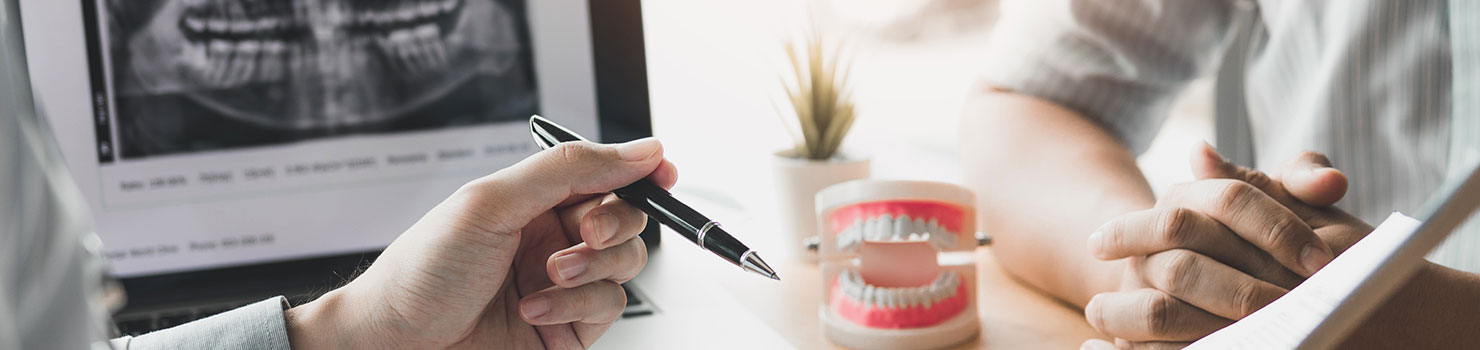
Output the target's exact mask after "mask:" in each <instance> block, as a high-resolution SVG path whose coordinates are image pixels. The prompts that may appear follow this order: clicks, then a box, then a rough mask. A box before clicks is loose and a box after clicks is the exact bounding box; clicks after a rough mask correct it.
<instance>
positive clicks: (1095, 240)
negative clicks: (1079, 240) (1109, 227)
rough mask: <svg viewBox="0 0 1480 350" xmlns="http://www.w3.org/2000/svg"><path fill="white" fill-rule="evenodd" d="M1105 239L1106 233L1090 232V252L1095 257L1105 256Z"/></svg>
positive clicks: (1102, 257)
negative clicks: (1103, 244)
mask: <svg viewBox="0 0 1480 350" xmlns="http://www.w3.org/2000/svg"><path fill="white" fill-rule="evenodd" d="M1104 240H1105V235H1104V234H1102V233H1100V231H1095V233H1091V234H1089V254H1090V255H1092V256H1094V257H1095V259H1104V258H1105V251H1104V247H1103V246H1102V245H1101V244H1102V243H1103V241H1104Z"/></svg>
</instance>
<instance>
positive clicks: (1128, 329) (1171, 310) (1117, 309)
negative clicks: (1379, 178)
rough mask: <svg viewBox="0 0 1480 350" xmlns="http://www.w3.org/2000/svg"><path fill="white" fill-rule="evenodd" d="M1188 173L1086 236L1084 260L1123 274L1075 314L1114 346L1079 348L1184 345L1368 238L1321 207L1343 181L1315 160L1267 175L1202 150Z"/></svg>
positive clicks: (1302, 159)
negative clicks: (1186, 179) (1120, 267)
mask: <svg viewBox="0 0 1480 350" xmlns="http://www.w3.org/2000/svg"><path fill="white" fill-rule="evenodd" d="M1192 167H1193V172H1194V174H1195V175H1196V176H1197V179H1198V180H1197V181H1194V182H1190V183H1185V184H1179V185H1176V186H1174V187H1173V188H1171V189H1170V190H1169V191H1168V192H1167V193H1166V194H1165V195H1163V196H1162V197H1161V198H1160V199H1158V201H1157V203H1156V206H1155V207H1153V208H1151V209H1147V210H1143V211H1138V212H1133V213H1129V214H1125V215H1122V216H1120V217H1118V218H1115V219H1113V220H1111V221H1110V222H1108V223H1106V224H1104V225H1103V226H1101V227H1100V229H1099V230H1098V231H1097V232H1095V233H1093V234H1091V235H1090V237H1089V239H1088V246H1089V251H1090V254H1091V255H1093V256H1094V257H1095V258H1098V259H1101V260H1116V261H1122V262H1123V263H1124V272H1123V273H1122V278H1121V280H1122V283H1121V285H1120V288H1119V289H1118V290H1115V291H1109V292H1104V293H1099V294H1097V295H1095V296H1094V298H1092V299H1091V300H1090V301H1089V303H1088V304H1087V305H1086V306H1085V310H1084V314H1085V318H1086V320H1088V321H1089V323H1090V325H1092V326H1094V327H1095V329H1097V330H1099V331H1100V332H1102V333H1104V334H1107V335H1110V336H1113V337H1115V338H1116V343H1115V344H1114V345H1112V344H1109V343H1107V342H1104V341H1101V340H1090V341H1087V342H1085V343H1084V347H1085V348H1117V347H1118V348H1122V349H1162V348H1167V349H1176V348H1181V347H1183V346H1186V345H1187V344H1188V342H1190V341H1194V340H1197V339H1199V338H1201V337H1203V336H1206V335H1208V334H1209V333H1212V332H1213V331H1216V330H1218V329H1220V328H1223V327H1224V326H1227V325H1229V324H1231V323H1233V322H1234V321H1237V320H1239V319H1242V318H1243V317H1245V316H1248V315H1249V314H1250V313H1253V312H1254V311H1255V310H1258V309H1259V308H1262V307H1264V306H1265V305H1267V304H1269V303H1270V302H1272V301H1274V300H1275V299H1277V298H1279V297H1281V296H1283V295H1284V294H1285V293H1286V292H1288V291H1289V290H1290V289H1291V288H1294V287H1295V286H1296V285H1298V284H1300V282H1302V281H1304V279H1305V278H1306V277H1309V276H1310V275H1311V274H1313V273H1315V272H1316V271H1317V270H1319V269H1320V268H1321V267H1324V266H1325V265H1326V264H1327V263H1329V262H1330V261H1331V260H1332V259H1333V258H1334V257H1335V256H1336V255H1337V254H1340V253H1341V252H1342V251H1343V250H1345V249H1346V248H1347V247H1350V246H1351V245H1352V244H1355V243H1356V241H1357V240H1359V239H1361V238H1362V237H1363V236H1365V235H1366V234H1367V233H1369V232H1371V231H1372V227H1371V226H1370V225H1368V224H1366V223H1364V222H1362V221H1361V220H1359V219H1357V218H1355V217H1353V216H1351V215H1349V214H1347V213H1345V212H1343V211H1341V210H1340V209H1337V208H1335V207H1332V204H1334V203H1335V202H1336V201H1338V200H1340V199H1341V197H1342V196H1344V195H1345V193H1346V189H1347V180H1346V177H1345V176H1344V175H1343V174H1342V173H1341V172H1340V171H1337V170H1336V169H1333V168H1331V164H1330V163H1329V161H1327V160H1326V158H1325V156H1323V155H1321V154H1319V153H1314V152H1306V153H1304V154H1301V155H1300V156H1298V157H1296V158H1295V159H1293V160H1291V161H1290V162H1288V163H1286V164H1285V165H1284V166H1283V168H1282V169H1281V170H1279V171H1277V172H1276V173H1275V174H1274V175H1273V176H1269V175H1266V174H1264V173H1262V172H1259V171H1257V170H1253V169H1247V168H1243V167H1239V166H1237V165H1234V164H1232V163H1229V162H1227V161H1225V160H1223V158H1222V157H1220V156H1219V155H1218V154H1217V152H1216V151H1214V150H1213V149H1212V147H1211V146H1207V145H1203V147H1202V148H1201V149H1200V150H1199V151H1197V152H1194V154H1193V156H1192Z"/></svg>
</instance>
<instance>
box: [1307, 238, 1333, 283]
mask: <svg viewBox="0 0 1480 350" xmlns="http://www.w3.org/2000/svg"><path fill="white" fill-rule="evenodd" d="M1331 259H1332V257H1331V252H1328V251H1326V249H1322V248H1321V247H1319V246H1316V245H1315V244H1306V245H1305V248H1301V249H1300V265H1301V266H1303V267H1305V275H1306V276H1307V277H1309V276H1310V275H1313V274H1315V273H1316V271H1317V270H1320V269H1321V268H1322V267H1326V264H1329V263H1331Z"/></svg>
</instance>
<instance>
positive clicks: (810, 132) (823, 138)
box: [773, 30, 869, 261]
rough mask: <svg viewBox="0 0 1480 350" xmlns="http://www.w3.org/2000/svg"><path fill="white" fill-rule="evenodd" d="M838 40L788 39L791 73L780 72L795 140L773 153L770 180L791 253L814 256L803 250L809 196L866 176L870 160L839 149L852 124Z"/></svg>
mask: <svg viewBox="0 0 1480 350" xmlns="http://www.w3.org/2000/svg"><path fill="white" fill-rule="evenodd" d="M842 53H843V49H842V45H841V44H836V43H835V44H833V45H828V44H827V43H826V42H825V41H824V40H823V36H822V35H821V33H820V32H819V31H817V30H812V31H810V32H809V33H806V34H805V35H803V36H802V37H801V38H800V40H794V41H792V42H788V43H787V45H786V54H787V59H788V63H789V65H790V67H789V68H790V70H791V72H788V73H787V74H785V75H783V76H782V78H781V85H782V87H783V88H784V90H785V92H786V97H785V99H784V102H780V101H778V102H777V103H775V105H776V110H777V115H779V116H781V118H782V121H783V123H784V124H785V125H786V126H787V128H786V129H787V130H788V131H789V132H791V134H792V136H793V139H794V140H795V145H794V146H793V147H789V148H787V149H783V150H780V151H777V152H775V157H774V158H775V161H774V162H773V164H774V168H775V178H776V179H775V180H776V188H777V200H778V203H777V204H778V205H777V208H778V209H779V210H780V213H779V216H778V218H779V220H780V221H779V223H780V228H781V230H782V231H783V234H785V235H787V237H788V246H790V247H791V248H792V249H793V252H795V253H796V254H793V256H797V257H802V258H803V259H804V260H812V261H815V260H816V255H815V254H810V253H808V252H807V251H806V250H804V249H802V246H803V241H804V240H806V239H807V238H808V237H811V236H814V235H816V234H818V232H816V231H817V229H818V225H817V219H816V217H817V215H816V213H815V212H814V211H815V209H814V208H813V205H814V202H813V196H815V195H816V194H817V191H820V190H822V189H823V188H825V187H827V186H831V185H833V184H837V183H841V182H845V181H849V180H857V179H864V178H868V176H869V160H868V158H865V157H861V156H859V155H857V154H848V153H846V152H843V150H842V144H843V140H844V139H845V138H846V137H847V136H848V130H849V129H850V128H851V127H852V126H853V121H854V120H855V119H856V118H855V117H856V115H855V114H854V111H853V107H854V104H853V101H852V96H851V91H849V86H848V68H849V67H846V66H845V63H844V62H843V59H842V57H841V56H842Z"/></svg>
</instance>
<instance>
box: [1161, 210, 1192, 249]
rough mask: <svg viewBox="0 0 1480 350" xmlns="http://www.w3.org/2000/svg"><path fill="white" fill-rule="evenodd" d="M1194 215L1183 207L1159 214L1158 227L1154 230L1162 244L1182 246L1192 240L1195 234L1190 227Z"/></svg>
mask: <svg viewBox="0 0 1480 350" xmlns="http://www.w3.org/2000/svg"><path fill="white" fill-rule="evenodd" d="M1193 215H1196V213H1194V212H1193V211H1192V210H1190V209H1187V208H1182V207H1176V208H1171V209H1168V210H1163V211H1161V212H1159V213H1158V214H1157V217H1156V224H1155V225H1156V226H1155V227H1154V228H1153V230H1154V232H1156V233H1157V237H1158V239H1159V240H1161V241H1162V242H1164V243H1168V244H1169V245H1171V246H1182V245H1184V244H1186V243H1188V242H1189V241H1191V240H1192V239H1191V238H1192V234H1193V233H1192V232H1191V231H1192V228H1191V227H1190V226H1191V221H1192V220H1193Z"/></svg>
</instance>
